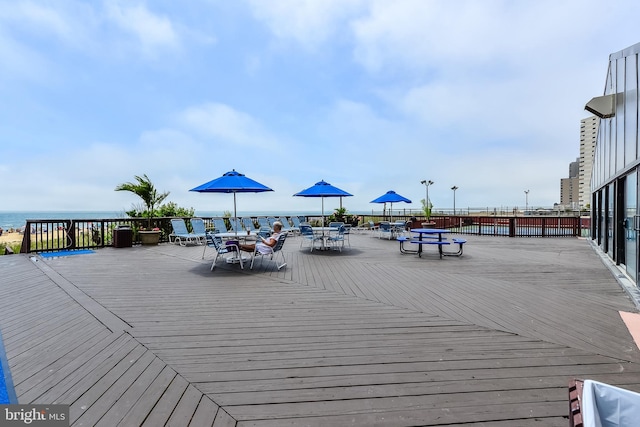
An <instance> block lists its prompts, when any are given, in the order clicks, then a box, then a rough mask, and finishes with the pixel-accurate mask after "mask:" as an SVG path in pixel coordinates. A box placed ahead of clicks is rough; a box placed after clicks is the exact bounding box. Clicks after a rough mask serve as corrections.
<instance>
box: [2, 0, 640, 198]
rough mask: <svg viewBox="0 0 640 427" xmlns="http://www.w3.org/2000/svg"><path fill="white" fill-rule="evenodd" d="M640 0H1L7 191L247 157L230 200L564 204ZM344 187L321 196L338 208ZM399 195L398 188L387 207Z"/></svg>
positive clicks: (73, 194)
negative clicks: (246, 191) (327, 187)
mask: <svg viewBox="0 0 640 427" xmlns="http://www.w3.org/2000/svg"><path fill="white" fill-rule="evenodd" d="M639 14H640V3H638V2H634V1H630V0H629V1H627V0H624V1H613V2H608V3H606V5H605V4H604V3H602V2H598V1H593V0H580V1H578V0H567V1H560V2H559V1H556V0H553V1H545V0H542V1H538V0H536V1H491V0H483V1H445V0H441V1H428V0H397V1H386V0H380V1H365V0H255V1H250V0H247V1H233V2H230V1H223V0H220V1H219V0H190V1H187V2H175V1H171V0H162V1H146V2H145V1H135V0H129V1H124V0H122V1H111V0H105V1H73V0H57V1H44V0H42V1H39V0H32V1H20V0H0V58H2V59H1V60H0V61H1V63H2V66H0V99H2V102H1V103H0V210H9V211H20V210H111V211H120V210H125V209H129V208H130V207H131V205H132V204H134V203H135V204H137V203H138V200H137V199H136V198H135V196H133V195H131V194H129V193H125V192H116V191H114V188H115V187H116V186H117V185H118V184H120V183H123V182H127V181H133V177H134V175H141V174H147V175H148V176H149V177H150V178H151V180H152V181H153V182H154V183H155V185H156V186H157V188H158V189H159V190H161V191H169V192H170V193H171V194H170V196H169V200H171V201H174V202H176V203H178V204H179V205H180V206H185V207H194V208H195V209H196V211H223V210H232V207H233V203H232V198H231V197H227V196H224V195H219V194H199V193H193V192H189V191H188V190H189V189H190V188H193V187H195V186H197V185H200V184H202V183H204V182H206V181H209V180H211V179H214V178H216V177H218V176H220V175H222V174H223V173H224V172H226V171H229V170H231V169H236V170H238V171H240V172H242V173H244V174H246V175H247V176H249V177H251V178H253V179H255V180H257V181H259V182H261V183H263V184H265V185H267V186H269V187H271V188H273V189H274V190H275V191H274V192H270V193H264V194H251V195H243V196H242V197H239V198H238V210H243V211H251V210H255V211H267V210H278V211H287V210H291V211H299V210H313V209H317V208H318V205H319V202H318V201H317V200H315V199H307V198H298V197H292V195H293V194H294V193H296V192H298V191H300V190H302V189H304V188H306V187H308V186H310V185H312V184H314V183H315V182H317V181H320V180H321V179H324V180H325V181H328V182H330V183H331V184H334V185H336V186H338V187H340V188H342V189H344V190H346V191H348V192H350V193H352V194H353V195H354V197H351V198H348V199H345V201H344V205H345V207H346V208H347V209H349V210H353V211H361V210H365V211H366V210H371V209H380V206H379V205H373V204H371V203H370V201H371V200H373V199H374V198H376V197H378V196H380V195H381V194H383V193H385V192H386V191H387V190H395V191H396V192H398V193H399V194H401V195H403V196H405V197H408V198H410V199H412V200H413V202H414V203H413V204H412V205H406V207H413V208H418V207H419V202H420V199H422V198H424V197H425V187H424V185H422V184H420V181H421V180H423V179H430V180H433V181H434V182H435V184H433V185H432V186H431V187H430V188H429V196H430V199H431V200H432V202H433V204H434V206H435V208H436V209H438V208H440V209H447V208H449V209H450V208H451V207H452V205H453V191H452V190H451V187H452V186H454V185H456V186H458V187H459V189H458V190H457V192H456V206H457V207H458V208H464V207H472V208H474V207H485V206H489V207H501V206H509V207H513V206H520V207H524V204H525V193H524V191H525V190H530V193H529V196H528V201H529V205H530V206H552V205H553V204H554V203H557V202H559V201H560V200H559V199H560V194H559V193H560V179H561V178H565V177H567V176H568V171H569V163H570V162H572V161H574V160H575V159H576V158H577V157H578V156H579V143H580V140H579V130H580V119H582V118H585V117H587V116H588V115H589V113H587V112H586V111H585V110H584V105H585V103H586V102H587V101H588V100H589V99H591V98H592V97H593V96H598V95H602V93H603V90H604V83H605V77H606V72H607V66H608V57H609V54H611V53H613V52H617V51H619V50H622V49H624V48H626V47H628V46H630V45H633V44H635V43H637V42H639V41H640V40H639V39H638V36H637V34H635V33H636V31H635V28H636V27H637V17H638V16H639ZM333 205H336V206H337V203H334V201H329V202H327V205H326V209H327V210H331V209H333V208H334V207H335V206H333ZM399 207H404V206H403V205H400V206H398V205H395V206H394V208H399Z"/></svg>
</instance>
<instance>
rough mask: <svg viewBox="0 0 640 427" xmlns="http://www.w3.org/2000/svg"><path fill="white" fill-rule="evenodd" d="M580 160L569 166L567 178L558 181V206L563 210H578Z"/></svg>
mask: <svg viewBox="0 0 640 427" xmlns="http://www.w3.org/2000/svg"><path fill="white" fill-rule="evenodd" d="M579 174H580V158H578V159H576V161H575V162H571V163H570V164H569V177H568V178H562V179H561V180H560V205H562V206H563V207H564V208H565V209H579V208H580V205H579V200H580V191H579V187H580V185H579V184H580V179H579V178H578V176H579Z"/></svg>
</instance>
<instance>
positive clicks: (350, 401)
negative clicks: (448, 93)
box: [0, 234, 640, 427]
mask: <svg viewBox="0 0 640 427" xmlns="http://www.w3.org/2000/svg"><path fill="white" fill-rule="evenodd" d="M466 238H467V240H468V243H467V244H466V245H465V252H464V256H462V257H460V258H457V257H445V258H444V259H440V258H439V257H438V255H437V252H436V251H435V250H433V251H431V252H430V251H429V250H428V249H429V248H427V250H426V253H425V254H423V257H422V258H418V257H417V256H415V255H402V254H400V252H399V250H398V243H397V242H394V241H387V240H379V239H377V238H374V237H371V236H370V235H368V234H352V235H351V236H350V240H351V245H352V248H351V249H349V248H347V249H345V250H344V251H343V252H342V253H338V252H317V251H314V252H313V253H309V251H308V250H301V249H300V247H299V239H298V238H290V239H287V242H286V244H285V247H284V253H285V256H286V259H287V263H288V266H287V267H286V268H285V269H282V270H280V271H277V270H276V268H275V265H274V263H272V262H269V260H268V259H267V260H264V261H263V263H262V264H260V263H259V261H258V264H257V266H256V267H254V270H253V271H249V270H240V267H239V265H231V264H229V265H227V264H225V263H223V262H219V263H218V267H217V269H216V270H214V271H213V272H211V271H209V267H210V265H211V259H212V255H213V251H211V250H208V252H207V256H206V259H205V260H202V259H201V255H202V247H196V246H194V247H179V246H174V245H169V244H166V245H159V246H157V247H134V248H122V249H114V248H107V249H101V250H99V251H97V252H96V253H94V254H89V255H77V256H70V257H60V258H49V259H42V258H40V257H38V256H35V257H28V256H25V255H13V256H4V257H0V330H1V331H2V335H3V338H4V343H5V348H6V353H7V357H8V360H9V365H10V367H11V372H12V376H13V381H14V383H15V387H16V393H17V395H18V399H19V402H20V403H66V404H70V405H71V406H70V414H71V421H72V425H74V426H80V425H82V426H88V425H104V426H112V425H123V426H135V425H147V426H158V425H175V426H187V425H191V426H216V427H218V426H274V427H275V426H278V427H280V426H303V425H304V426H329V425H331V426H334V425H335V426H344V425H350V426H373V425H380V426H418V425H419V426H436V425H460V424H469V425H473V424H476V425H482V426H505V427H506V426H530V425H531V426H533V425H536V426H537V425H540V426H545V427H546V426H567V425H568V415H569V414H568V390H567V385H568V382H569V379H571V378H574V377H578V378H589V379H595V380H598V381H603V382H606V383H609V384H614V385H618V386H620V387H624V388H627V389H631V390H635V391H639V392H640V351H639V350H638V348H637V347H636V345H635V344H634V342H633V340H632V337H631V335H630V333H629V332H628V331H627V329H626V327H625V325H624V323H623V322H622V320H621V319H620V316H619V314H618V311H619V310H622V311H628V312H636V309H635V306H634V304H633V302H632V301H631V300H630V299H629V297H628V296H627V294H626V293H625V292H623V290H622V289H621V287H620V286H619V285H618V283H617V282H616V280H615V278H614V277H613V275H612V274H611V272H610V271H609V270H608V269H607V268H606V267H605V266H604V265H603V263H602V261H601V260H600V257H599V256H598V255H597V254H596V252H595V251H594V250H593V249H592V247H591V246H590V245H589V243H588V241H586V240H582V239H575V238H547V239H533V238H516V239H513V238H496V237H474V236H466Z"/></svg>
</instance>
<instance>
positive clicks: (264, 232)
mask: <svg viewBox="0 0 640 427" xmlns="http://www.w3.org/2000/svg"><path fill="white" fill-rule="evenodd" d="M258 236H259V237H263V238H265V239H266V238H267V237H269V236H271V227H269V226H266V227H260V229H259V230H258Z"/></svg>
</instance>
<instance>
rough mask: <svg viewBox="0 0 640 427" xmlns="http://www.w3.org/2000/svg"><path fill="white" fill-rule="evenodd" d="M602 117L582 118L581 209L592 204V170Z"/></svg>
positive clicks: (579, 185) (579, 191) (579, 190)
mask: <svg viewBox="0 0 640 427" xmlns="http://www.w3.org/2000/svg"><path fill="white" fill-rule="evenodd" d="M598 125H600V119H599V118H598V117H596V116H590V117H587V118H586V119H582V120H580V170H579V173H578V178H579V184H578V202H579V205H580V209H584V208H586V207H587V206H589V205H590V204H591V171H592V169H593V153H594V152H595V149H596V139H597V136H598Z"/></svg>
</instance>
